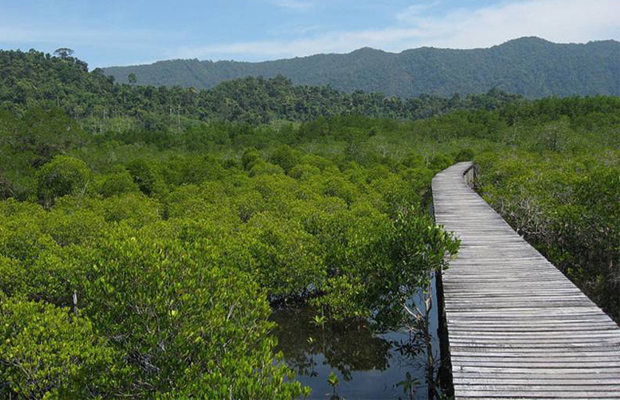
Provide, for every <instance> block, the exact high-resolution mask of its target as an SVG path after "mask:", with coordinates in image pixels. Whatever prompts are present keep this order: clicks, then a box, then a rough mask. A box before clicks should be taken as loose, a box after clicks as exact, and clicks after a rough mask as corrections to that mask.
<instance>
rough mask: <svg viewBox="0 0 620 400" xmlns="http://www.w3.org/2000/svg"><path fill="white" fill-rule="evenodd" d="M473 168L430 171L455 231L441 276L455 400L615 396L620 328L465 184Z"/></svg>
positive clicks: (442, 212)
mask: <svg viewBox="0 0 620 400" xmlns="http://www.w3.org/2000/svg"><path fill="white" fill-rule="evenodd" d="M470 167H471V163H469V162H463V163H458V164H456V165H454V166H452V167H450V168H448V169H446V170H445V171H443V172H441V173H439V174H437V176H435V178H434V179H433V199H434V200H433V201H434V207H435V218H436V221H437V223H438V224H440V225H444V226H445V228H446V229H447V230H448V231H453V232H455V233H456V235H457V236H458V237H460V239H461V249H460V251H459V254H458V257H457V259H455V260H452V261H451V262H450V268H449V269H448V270H446V271H444V273H443V278H442V281H443V289H444V292H443V293H444V303H445V315H446V322H447V331H448V340H449V349H450V358H451V363H452V376H453V381H454V389H455V397H456V399H498V398H501V399H524V398H527V399H529V398H537V399H577V398H582V399H620V328H619V327H618V325H617V324H616V323H614V322H613V321H612V320H611V319H610V318H609V317H608V316H607V315H606V314H605V313H603V311H601V310H600V309H599V308H598V307H597V306H596V305H595V304H594V303H592V301H590V300H589V299H588V298H587V297H586V296H585V295H584V294H583V293H582V292H581V291H580V290H579V289H578V288H577V287H576V286H575V285H573V283H571V282H570V281H569V280H568V279H567V278H566V277H565V276H564V275H563V274H562V273H561V272H559V271H558V270H557V269H556V268H555V267H554V266H553V265H552V264H551V263H549V262H548V261H547V260H546V259H545V258H544V257H543V256H542V255H541V254H540V253H539V252H538V251H536V250H535V249H534V248H533V247H532V246H530V245H529V244H528V243H527V242H526V241H525V240H523V239H522V238H521V236H519V235H518V234H517V233H516V232H515V231H513V230H512V228H511V227H510V226H509V225H508V224H507V223H506V222H505V221H504V220H503V219H502V217H500V216H499V215H498V214H497V213H496V212H495V211H494V210H493V209H492V208H491V206H489V205H488V204H487V203H486V202H485V201H484V200H483V199H482V198H481V197H480V196H478V195H477V194H476V193H475V192H474V191H473V190H472V189H470V187H469V186H468V185H467V183H466V182H465V179H464V174H465V173H466V172H467V171H468V170H469V169H470ZM619 295H620V294H619Z"/></svg>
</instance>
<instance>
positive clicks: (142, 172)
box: [127, 158, 159, 196]
mask: <svg viewBox="0 0 620 400" xmlns="http://www.w3.org/2000/svg"><path fill="white" fill-rule="evenodd" d="M127 171H129V173H130V174H131V177H132V178H133V181H134V182H135V184H136V185H138V188H139V189H140V191H141V192H142V193H144V194H145V195H147V196H150V195H152V194H154V193H155V191H156V190H157V184H158V183H159V176H158V171H157V168H156V166H155V165H154V163H153V162H150V161H148V160H145V159H143V158H138V159H135V160H133V161H132V162H131V163H129V164H128V165H127Z"/></svg>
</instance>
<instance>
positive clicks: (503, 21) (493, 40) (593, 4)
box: [170, 0, 620, 59]
mask: <svg viewBox="0 0 620 400" xmlns="http://www.w3.org/2000/svg"><path fill="white" fill-rule="evenodd" d="M278 1H279V2H289V1H291V2H292V3H299V4H302V3H303V4H309V3H307V2H301V0H278ZM437 5H438V3H430V4H429V3H426V4H418V5H413V6H410V7H407V8H406V9H404V10H401V12H399V13H398V14H397V15H395V16H394V20H395V23H394V25H393V26H391V27H386V28H384V29H372V30H364V31H350V32H346V31H344V32H343V31H332V32H323V33H314V34H313V35H312V36H310V37H306V38H303V39H291V40H286V39H281V40H266V41H246V42H234V43H220V44H213V45H207V46H195V47H182V48H180V49H176V50H175V51H174V52H173V53H171V54H170V55H171V56H173V57H179V58H213V57H215V56H217V57H222V56H224V57H234V58H259V59H268V58H274V57H295V56H306V55H311V54H316V53H330V52H336V53H344V52H349V51H352V50H354V49H357V48H360V47H365V46H369V47H376V48H380V49H384V50H388V51H401V50H405V49H408V48H414V47H420V46H435V47H449V48H476V47H489V46H492V45H496V44H500V43H503V42H505V41H507V40H510V39H514V38H517V37H522V36H539V37H542V38H544V39H547V40H551V41H555V42H562V43H566V42H587V41H589V40H600V39H610V38H612V39H616V40H618V39H620V22H619V19H618V15H620V2H619V1H618V0H526V1H514V0H513V1H506V2H502V3H500V4H497V5H493V6H486V7H481V8H477V9H467V8H456V9H451V10H449V11H447V12H444V13H443V14H439V15H437V14H436V13H435V14H433V15H429V14H430V11H436V8H438V7H436V6H437Z"/></svg>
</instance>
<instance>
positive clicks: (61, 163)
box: [37, 156, 91, 207]
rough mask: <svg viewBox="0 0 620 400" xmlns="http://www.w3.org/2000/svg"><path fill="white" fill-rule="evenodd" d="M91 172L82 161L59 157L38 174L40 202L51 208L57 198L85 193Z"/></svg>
mask: <svg viewBox="0 0 620 400" xmlns="http://www.w3.org/2000/svg"><path fill="white" fill-rule="evenodd" d="M90 176H91V173H90V170H89V169H88V167H87V166H86V163H85V162H84V161H82V160H79V159H77V158H73V157H67V156H57V157H55V158H54V159H53V160H52V161H51V162H49V163H47V164H45V165H44V166H43V167H42V168H41V169H40V170H39V172H38V174H37V180H38V186H37V193H38V196H39V200H40V201H41V202H42V203H43V204H44V205H45V206H46V207H49V206H51V205H53V204H54V201H55V199H56V198H57V197H61V196H66V195H68V194H73V193H77V192H80V191H82V192H84V191H85V190H86V185H87V184H88V183H89V181H90Z"/></svg>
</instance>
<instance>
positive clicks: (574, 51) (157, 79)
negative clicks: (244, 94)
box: [104, 37, 620, 98]
mask: <svg viewBox="0 0 620 400" xmlns="http://www.w3.org/2000/svg"><path fill="white" fill-rule="evenodd" d="M104 71H105V73H106V74H108V75H111V76H114V78H115V79H116V81H117V82H121V83H127V82H128V77H129V75H130V74H132V73H133V74H135V76H136V78H137V83H136V84H139V85H155V86H160V85H165V86H175V85H180V86H183V87H194V88H196V89H209V88H212V87H214V86H216V85H218V84H219V83H221V82H223V81H228V80H232V79H236V78H242V77H247V76H262V77H265V78H271V77H275V76H277V75H283V76H285V77H287V78H289V79H291V80H292V81H293V83H294V84H298V85H329V86H331V87H332V88H334V89H338V90H341V91H344V92H349V93H351V92H355V91H358V90H361V91H365V92H375V93H383V94H385V95H388V96H399V97H412V96H418V95H420V94H435V95H441V96H451V95H453V94H455V93H459V94H461V95H467V94H479V93H486V92H487V91H489V90H490V89H492V88H498V89H501V90H503V91H506V92H509V93H515V94H520V95H523V96H525V97H527V98H539V97H545V96H550V95H556V96H561V97H564V96H572V95H581V96H585V95H595V94H602V95H616V96H618V95H620V42H617V41H614V40H605V41H595V42H588V43H586V44H572V43H571V44H559V43H552V42H549V41H546V40H543V39H540V38H537V37H524V38H520V39H515V40H511V41H508V42H506V43H504V44H501V45H498V46H493V47H490V48H487V49H471V50H454V49H439V48H431V47H422V48H418V49H412V50H405V51H403V52H401V53H389V52H385V51H381V50H375V49H371V48H362V49H359V50H355V51H353V52H351V53H348V54H318V55H313V56H309V57H297V58H292V59H282V60H275V61H264V62H256V63H251V62H238V61H217V62H213V61H199V60H196V59H193V60H169V61H159V62H156V63H153V64H148V65H136V66H126V67H109V68H104Z"/></svg>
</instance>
